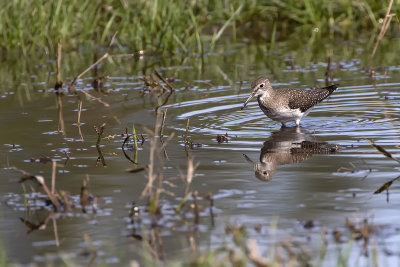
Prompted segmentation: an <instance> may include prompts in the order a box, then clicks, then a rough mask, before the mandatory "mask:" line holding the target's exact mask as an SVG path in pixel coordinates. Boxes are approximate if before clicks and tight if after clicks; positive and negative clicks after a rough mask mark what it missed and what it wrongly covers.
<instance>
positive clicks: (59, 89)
mask: <svg viewBox="0 0 400 267" xmlns="http://www.w3.org/2000/svg"><path fill="white" fill-rule="evenodd" d="M61 57H62V43H61V40H59V41H58V44H57V82H56V85H55V86H54V90H55V91H56V93H57V94H62V93H63V92H64V90H63V89H62V85H63V81H62V79H61Z"/></svg>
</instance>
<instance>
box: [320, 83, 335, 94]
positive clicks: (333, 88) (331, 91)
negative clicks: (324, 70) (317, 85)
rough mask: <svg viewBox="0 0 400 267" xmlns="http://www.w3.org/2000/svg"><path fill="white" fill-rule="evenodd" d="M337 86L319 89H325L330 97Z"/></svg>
mask: <svg viewBox="0 0 400 267" xmlns="http://www.w3.org/2000/svg"><path fill="white" fill-rule="evenodd" d="M338 86H339V84H332V85H329V86H326V87H322V88H321V89H326V90H328V91H329V95H331V94H332V93H333V92H334V91H335V90H336V89H337V88H338Z"/></svg>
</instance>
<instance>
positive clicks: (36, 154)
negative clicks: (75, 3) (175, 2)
mask: <svg viewBox="0 0 400 267" xmlns="http://www.w3.org/2000/svg"><path fill="white" fill-rule="evenodd" d="M398 45H399V41H398V40H391V41H390V42H388V43H385V44H383V46H382V47H381V48H380V50H379V51H380V52H378V53H377V55H376V58H375V61H374V62H375V64H376V66H379V67H376V68H375V75H374V76H370V75H369V74H368V72H367V71H366V68H365V66H366V61H367V59H368V56H369V52H370V50H368V49H367V48H366V46H365V43H363V42H360V43H338V44H324V45H321V46H320V47H319V49H310V48H309V46H308V45H304V46H302V45H298V46H296V44H293V42H292V43H285V42H283V43H280V44H279V45H277V47H276V48H275V49H274V50H273V51H270V50H268V49H267V48H266V46H265V45H263V44H259V45H254V44H247V43H243V44H239V45H227V46H221V47H217V48H216V49H215V50H214V51H213V52H212V53H211V52H210V53H208V54H205V55H204V56H203V57H201V56H199V55H193V56H183V55H176V56H173V57H171V56H161V55H144V56H129V55H122V53H124V51H122V52H121V51H114V50H113V51H111V52H110V54H112V55H113V56H112V57H109V58H108V59H106V60H104V61H103V62H102V63H101V64H99V65H98V68H97V69H96V71H95V72H94V71H91V72H89V73H88V74H87V75H85V76H83V77H82V78H81V79H78V81H77V85H76V89H77V95H75V94H67V93H65V94H64V95H63V96H60V95H57V94H56V93H55V91H54V89H53V88H54V84H55V71H56V61H55V60H56V55H52V56H46V55H42V56H35V57H32V58H29V59H27V58H17V57H12V56H10V57H9V58H7V59H6V61H3V64H2V66H1V70H0V73H1V74H0V78H1V84H2V85H1V87H0V111H1V112H0V114H1V115H0V122H1V128H2V129H1V131H0V140H1V144H0V162H1V166H2V168H1V170H0V177H1V178H2V179H1V180H0V181H1V187H0V188H1V189H0V198H1V205H0V212H1V218H2V219H1V230H0V240H1V242H0V245H1V247H2V249H3V251H4V252H5V255H6V256H5V258H6V260H7V261H8V262H14V263H22V264H26V263H38V264H43V263H54V264H58V263H60V262H62V263H65V264H67V265H68V264H69V265H74V264H79V265H82V264H88V263H93V262H94V263H98V264H100V263H103V264H115V265H127V264H128V263H133V262H138V263H146V262H151V261H152V258H159V259H160V260H172V261H180V260H182V259H188V258H189V259H190V257H191V254H192V251H197V252H199V251H206V250H208V249H215V248H218V247H221V246H222V247H229V246H230V245H231V241H232V239H231V237H230V236H229V234H228V232H229V231H228V230H227V229H226V228H230V229H231V230H232V229H236V228H237V227H239V226H244V227H245V228H246V237H247V238H249V239H255V240H256V241H257V243H258V246H259V249H260V253H261V254H263V253H264V254H265V253H266V252H265V251H268V250H269V248H270V247H271V246H273V245H274V244H277V243H280V244H282V242H286V241H287V240H288V239H290V240H292V241H290V242H293V240H295V241H296V242H298V243H301V244H305V245H307V246H308V247H309V249H310V250H311V251H312V252H311V253H317V254H318V253H320V250H321V248H320V247H321V242H322V241H321V233H322V232H324V233H326V239H327V240H328V241H329V245H328V251H331V252H328V254H327V256H326V257H325V258H324V259H321V262H322V263H324V264H325V265H327V266H330V265H332V266H335V265H336V264H331V263H332V261H331V260H332V257H333V262H335V263H336V262H337V259H336V258H337V257H338V256H335V255H336V254H335V251H336V250H337V249H338V248H342V247H346V246H347V245H348V243H349V242H350V241H351V238H349V237H348V236H349V235H347V234H346V231H347V232H348V231H349V230H348V229H349V224H350V223H349V221H351V222H353V223H354V224H357V223H358V222H359V223H360V224H362V223H363V222H366V221H368V223H369V224H370V225H373V226H375V228H374V229H375V231H372V232H371V233H370V235H371V236H370V239H369V243H368V244H367V246H368V249H374V248H376V250H377V254H378V255H379V256H378V261H379V262H389V263H391V264H396V263H398V259H399V257H398V253H399V251H398V246H397V244H398V242H399V234H400V233H399V230H398V229H399V227H400V225H399V221H400V215H399V213H398V212H397V210H398V206H399V204H400V191H399V184H398V183H397V182H396V181H394V182H393V183H392V184H391V186H390V187H389V190H384V191H383V192H381V193H380V194H374V192H375V191H376V190H377V189H378V188H380V187H381V186H382V185H384V184H385V183H386V182H389V181H391V180H393V179H395V178H396V177H398V176H399V169H400V165H399V163H398V162H396V161H395V160H393V159H391V158H389V157H388V156H387V155H386V156H385V152H386V153H390V155H391V156H393V157H396V156H397V157H398V155H399V151H400V149H399V143H400V142H399V141H400V121H399V113H400V108H399V106H400V105H399V104H400V75H399V73H400V65H399V64H398V62H396V55H397V52H398ZM313 47H318V45H316V44H315V45H314V46H313ZM104 52H105V51H104V50H100V51H96V53H94V52H93V51H86V50H78V51H71V52H66V53H65V54H64V55H63V58H62V75H63V77H64V79H65V80H66V81H71V80H73V78H74V77H75V76H76V75H78V74H79V73H81V72H82V71H83V70H85V69H86V68H87V67H88V66H90V65H91V64H92V63H93V62H94V60H93V59H97V58H99V57H100V56H101V55H102V54H104ZM328 55H331V59H332V60H331V63H330V66H329V70H330V73H328V78H327V79H328V80H326V76H327V75H326V72H327V68H328V58H329V56H328ZM154 70H157V71H158V72H159V73H160V74H161V75H162V76H163V77H165V78H167V77H168V78H170V83H171V85H172V86H173V87H174V90H173V91H170V90H169V88H168V86H167V85H165V87H166V89H167V90H166V91H165V92H164V91H163V90H145V89H146V88H145V82H144V81H143V80H142V77H143V76H144V75H146V77H148V79H151V78H149V77H150V76H149V75H150V74H152V73H153V72H154ZM102 75H107V76H108V77H107V78H105V79H103V80H102V82H103V83H104V86H103V92H97V91H96V90H94V89H93V86H92V82H93V80H94V79H95V78H96V77H98V76H102ZM153 76H154V79H155V80H157V81H159V80H160V79H159V78H158V77H157V76H156V75H155V74H153ZM259 76H267V77H268V78H269V79H270V81H271V83H272V86H274V87H276V88H285V87H293V88H304V89H306V88H310V87H322V86H325V84H326V82H328V83H337V84H339V88H338V90H337V91H335V92H334V93H333V94H332V96H331V97H329V98H328V99H326V100H324V101H323V102H322V103H320V104H319V105H317V106H316V107H315V108H314V109H313V111H312V112H311V113H310V114H309V115H308V116H307V117H305V118H304V119H303V120H302V121H301V126H300V127H299V128H296V127H294V126H295V125H294V123H292V124H289V125H288V126H290V127H287V128H281V125H280V123H277V122H274V121H271V120H270V119H268V118H267V117H266V116H265V115H264V114H263V112H262V111H261V110H260V109H259V107H258V104H257V101H256V100H253V101H251V102H250V103H249V104H248V106H247V107H246V108H245V109H244V110H241V109H240V107H241V106H242V104H243V102H244V101H245V100H246V99H247V97H248V96H249V94H250V84H251V81H252V80H254V79H255V78H257V77H259ZM160 83H161V84H164V83H163V82H161V81H160ZM64 89H65V90H66V89H67V86H66V85H64ZM150 89H153V88H150ZM80 103H81V112H80V111H79V110H80V108H79V106H80ZM157 111H158V112H159V116H158V120H159V121H160V120H162V115H163V114H165V121H164V123H163V138H162V140H163V142H164V147H162V144H161V142H160V138H159V136H158V133H159V132H158V131H157V136H156V138H155V139H152V138H153V137H152V131H154V128H155V127H156V126H155V125H156V121H157ZM78 114H80V124H79V127H78ZM103 123H105V126H104V132H103V135H102V138H101V139H100V144H99V145H98V146H96V142H97V140H98V134H97V132H96V130H95V127H97V131H100V128H101V125H102V124H103ZM133 127H134V129H135V131H136V134H137V137H138V141H137V142H138V144H137V150H136V151H135V149H134V142H133V138H132V137H130V138H129V140H125V137H126V131H127V132H128V133H129V134H132V130H133ZM158 127H159V125H158ZM79 128H80V129H79ZM79 131H81V134H80V132H79ZM151 140H154V144H153V146H152V145H151ZM185 140H186V143H185ZM124 141H126V143H124ZM373 142H374V144H375V145H378V146H379V147H374V146H372V145H371V144H373ZM122 147H124V148H123V149H122ZM379 148H383V149H384V151H382V150H381V151H378V149H379ZM99 151H100V153H101V155H102V156H99ZM151 157H153V158H154V164H153V165H150V166H149V164H151V162H150V158H151ZM52 161H54V162H55V163H56V164H55V165H53V164H52ZM132 162H135V163H132ZM191 164H192V165H193V167H194V168H195V171H194V174H193V179H192V181H191V183H190V184H187V183H186V182H185V179H186V176H187V172H188V171H187V169H188V166H190V165H191ZM54 166H55V181H56V182H55V188H56V190H57V192H58V194H60V195H65V196H66V198H68V199H70V202H71V204H72V207H71V208H70V209H67V208H66V207H65V205H62V206H63V208H60V209H59V210H58V211H57V212H53V210H54V208H53V206H52V204H51V201H49V200H48V195H47V194H46V193H45V192H44V190H43V189H42V188H41V187H40V186H38V185H37V183H36V182H35V181H34V180H35V178H32V177H31V178H29V177H28V176H29V175H28V173H29V174H30V175H33V176H36V177H37V176H43V177H44V179H45V182H46V184H47V186H48V187H51V178H52V172H53V167H54ZM149 169H152V170H153V171H154V174H155V175H156V176H157V177H161V176H162V178H163V182H162V184H161V187H159V185H157V183H156V184H155V185H154V187H155V188H161V189H162V192H161V195H160V200H159V208H160V211H159V212H156V215H151V214H149V202H148V201H149V199H148V197H146V196H144V197H143V196H142V195H143V190H144V189H145V187H146V184H147V181H148V180H147V178H148V175H149ZM141 170H142V171H141ZM24 172H25V173H24ZM24 174H26V177H25V178H27V179H30V181H24V182H22V183H21V182H20V179H21V177H22V176H23V175H24ZM83 181H86V182H87V185H88V190H89V192H90V193H91V194H93V195H94V196H96V198H95V202H96V206H95V207H96V208H93V205H88V207H87V209H86V210H85V211H86V212H83V211H82V207H81V204H82V203H81V201H80V195H81V194H82V193H81V192H82V190H81V187H82V184H83ZM83 192H87V191H84V190H83ZM153 192H154V191H153ZM188 192H192V194H189V195H187V194H186V193H188ZM185 194H186V195H185ZM185 196H187V197H188V199H187V200H186V199H185ZM46 200H47V201H46ZM92 200H93V199H91V201H92ZM185 200H186V201H187V203H185ZM64 204H65V203H64ZM150 204H151V203H150ZM179 205H182V207H181V210H180V211H179V212H176V209H177V207H179ZM346 218H348V221H347V226H346ZM364 220H365V221H364ZM235 227H236V228H235ZM55 228H56V231H55ZM232 231H235V230H232ZM335 231H337V232H339V233H342V234H343V238H340V237H339V238H338V239H339V240H336V241H337V242H335V240H334V239H335V238H334V237H335V234H334V233H335ZM337 232H336V233H337ZM346 236H347V237H346ZM285 240H286V241H285ZM287 242H289V241H287ZM291 244H292V243H291ZM353 246H354V247H355V249H354V250H351V252H349V253H350V255H351V256H349V262H351V263H358V264H360V265H363V264H368V263H371V262H373V259H371V257H372V256H371V255H369V256H368V255H367V256H366V253H364V252H365V251H364V249H363V242H362V241H357V240H355V241H354V244H353ZM94 250H96V254H95V257H94V258H93V257H92V256H93V255H94V254H93V255H92V251H94ZM339 254H340V253H339ZM329 255H330V256H329ZM335 257H336V258H335ZM92 261H93V262H92Z"/></svg>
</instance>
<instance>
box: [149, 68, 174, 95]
mask: <svg viewBox="0 0 400 267" xmlns="http://www.w3.org/2000/svg"><path fill="white" fill-rule="evenodd" d="M154 73H155V74H156V75H157V77H158V78H160V80H162V81H163V82H165V84H166V85H168V87H169V89H171V91H174V90H175V88H174V87H173V86H172V85H171V84H170V83H169V82H168V81H167V80H166V79H164V77H163V76H161V74H160V73H159V72H158V71H157V70H154Z"/></svg>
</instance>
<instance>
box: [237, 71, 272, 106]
mask: <svg viewBox="0 0 400 267" xmlns="http://www.w3.org/2000/svg"><path fill="white" fill-rule="evenodd" d="M271 89H272V86H271V84H270V82H269V80H268V79H267V78H266V77H259V78H257V79H255V80H254V81H253V82H252V83H251V90H252V91H251V95H250V96H249V98H247V100H246V102H244V104H243V107H242V108H241V109H244V108H245V107H246V105H247V103H249V102H250V100H252V99H253V97H255V96H262V95H264V94H267V93H268V91H269V90H271Z"/></svg>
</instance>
